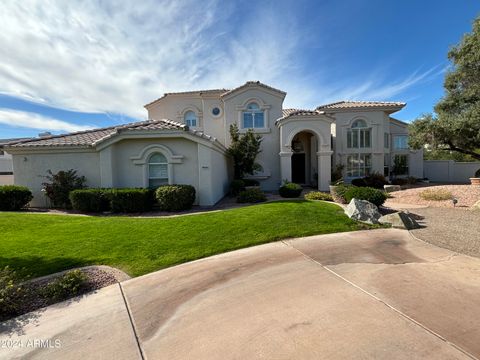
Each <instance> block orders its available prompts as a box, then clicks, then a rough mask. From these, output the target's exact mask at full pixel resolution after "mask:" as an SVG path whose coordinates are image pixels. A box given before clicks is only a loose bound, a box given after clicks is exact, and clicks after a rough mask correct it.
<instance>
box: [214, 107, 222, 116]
mask: <svg viewBox="0 0 480 360" xmlns="http://www.w3.org/2000/svg"><path fill="white" fill-rule="evenodd" d="M212 114H213V116H218V115H220V108H219V107H216V106H215V107H214V108H213V109H212Z"/></svg>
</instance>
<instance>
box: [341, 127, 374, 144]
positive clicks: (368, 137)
mask: <svg viewBox="0 0 480 360" xmlns="http://www.w3.org/2000/svg"><path fill="white" fill-rule="evenodd" d="M371 144H372V132H371V131H370V129H361V130H359V129H351V130H348V131H347V148H348V149H358V148H361V149H365V148H369V147H370V146H371Z"/></svg>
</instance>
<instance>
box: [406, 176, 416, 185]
mask: <svg viewBox="0 0 480 360" xmlns="http://www.w3.org/2000/svg"><path fill="white" fill-rule="evenodd" d="M406 180H407V184H408V185H413V184H416V183H417V182H418V179H417V178H416V177H415V176H408V177H407V179H406Z"/></svg>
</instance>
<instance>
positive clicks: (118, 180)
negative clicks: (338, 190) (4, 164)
mask: <svg viewBox="0 0 480 360" xmlns="http://www.w3.org/2000/svg"><path fill="white" fill-rule="evenodd" d="M285 96H286V93H285V92H283V91H281V90H278V89H275V88H272V87H270V86H267V85H265V84H262V83H260V82H254V81H249V82H247V83H245V84H244V85H241V86H239V87H237V88H235V89H231V90H227V89H216V90H201V91H188V92H179V93H167V94H165V95H164V96H162V97H161V98H159V99H157V100H155V101H153V102H151V103H149V104H147V105H145V108H146V109H147V111H148V119H149V120H147V121H141V122H137V123H131V124H126V125H119V126H113V127H108V128H102V129H94V130H88V131H83V132H77V133H72V134H65V135H56V136H49V137H44V138H37V139H30V140H24V141H20V142H18V143H15V144H10V145H8V146H6V150H7V151H8V152H9V153H11V154H12V156H13V167H14V172H15V183H16V184H20V185H25V186H28V187H29V188H30V189H31V190H32V191H33V193H34V196H35V198H34V200H33V202H32V204H33V205H37V206H41V205H42V204H45V202H44V199H43V198H42V193H41V188H42V185H41V183H42V182H43V181H44V179H43V178H42V176H43V175H45V174H46V171H47V170H52V171H54V172H55V171H59V170H67V169H71V168H73V169H76V170H77V171H78V173H79V174H81V175H84V176H85V177H86V178H87V183H88V185H89V186H90V187H156V186H159V185H162V184H174V183H177V184H191V185H193V186H194V187H195V188H196V190H197V203H198V204H200V205H213V204H215V203H216V202H218V201H219V200H220V199H221V198H222V197H223V196H225V194H227V192H228V190H229V183H230V181H231V180H232V171H231V170H232V166H231V165H232V164H231V159H230V158H229V156H228V155H227V153H226V149H227V148H228V146H229V145H230V135H229V128H230V125H232V124H237V125H238V127H239V129H240V131H241V132H245V131H246V130H247V129H253V130H254V131H255V132H256V133H259V134H261V135H262V137H263V141H262V151H261V153H260V155H259V156H258V159H257V160H258V163H259V164H260V165H261V170H260V171H259V172H257V173H256V174H254V175H253V176H252V177H253V178H256V179H258V180H259V181H260V184H261V187H262V189H264V190H267V191H268V190H271V191H274V190H277V189H278V187H279V186H280V184H281V183H282V181H283V180H290V181H293V182H297V183H301V184H306V185H313V186H316V187H318V188H319V189H320V190H325V191H328V189H329V183H330V179H331V170H332V166H335V165H336V164H344V165H345V169H344V175H345V179H346V180H347V181H348V180H351V179H353V178H356V177H361V176H365V175H366V174H369V173H372V172H379V173H382V174H386V175H389V174H390V172H391V170H392V166H393V164H394V162H395V161H396V162H397V163H401V164H403V165H404V166H403V169H404V174H405V175H411V176H416V177H422V176H423V159H422V157H423V155H422V153H421V151H412V150H409V149H408V141H407V134H408V132H407V124H406V123H403V122H401V121H399V120H395V119H393V118H391V117H390V115H391V114H392V113H394V112H396V111H398V110H400V109H402V108H403V107H404V106H405V104H404V103H398V102H360V101H341V102H336V103H333V104H327V105H322V106H319V107H317V108H316V109H314V110H299V109H284V108H283V101H284V99H285Z"/></svg>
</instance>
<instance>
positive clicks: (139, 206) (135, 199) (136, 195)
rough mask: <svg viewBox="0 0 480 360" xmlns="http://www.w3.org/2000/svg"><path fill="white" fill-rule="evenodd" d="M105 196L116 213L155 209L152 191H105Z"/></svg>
mask: <svg viewBox="0 0 480 360" xmlns="http://www.w3.org/2000/svg"><path fill="white" fill-rule="evenodd" d="M105 195H106V196H107V197H108V199H109V200H110V210H111V211H112V212H114V213H134V212H145V211H149V210H151V209H152V207H153V190H150V189H109V190H105Z"/></svg>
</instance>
